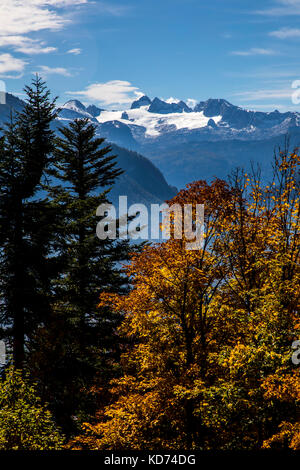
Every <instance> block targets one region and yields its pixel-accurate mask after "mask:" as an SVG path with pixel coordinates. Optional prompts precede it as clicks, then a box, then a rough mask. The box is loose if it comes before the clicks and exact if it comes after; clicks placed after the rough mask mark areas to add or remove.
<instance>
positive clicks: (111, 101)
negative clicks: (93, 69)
mask: <svg viewBox="0 0 300 470" xmlns="http://www.w3.org/2000/svg"><path fill="white" fill-rule="evenodd" d="M67 94H68V95H72V96H80V97H82V98H83V99H86V100H88V101H93V102H96V103H99V104H101V105H103V106H109V107H114V106H116V105H118V106H120V105H121V106H122V105H123V106H124V105H128V104H130V103H131V102H132V101H133V100H135V99H137V98H138V97H140V96H142V95H143V93H142V92H141V91H140V89H139V88H137V87H135V86H134V85H132V84H131V83H130V82H127V81H122V80H112V81H110V82H106V83H94V84H92V85H89V86H88V87H87V88H85V89H84V90H82V91H68V92H67Z"/></svg>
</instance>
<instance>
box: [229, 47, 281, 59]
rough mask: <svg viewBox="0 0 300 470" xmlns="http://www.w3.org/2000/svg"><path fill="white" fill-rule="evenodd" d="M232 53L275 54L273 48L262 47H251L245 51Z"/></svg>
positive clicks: (249, 54)
mask: <svg viewBox="0 0 300 470" xmlns="http://www.w3.org/2000/svg"><path fill="white" fill-rule="evenodd" d="M231 54H232V55H239V56H245V57H246V56H252V55H275V54H277V52H276V51H274V50H273V49H262V48H260V47H252V48H251V49H248V50H247V51H232V52H231Z"/></svg>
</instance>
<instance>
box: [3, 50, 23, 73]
mask: <svg viewBox="0 0 300 470" xmlns="http://www.w3.org/2000/svg"><path fill="white" fill-rule="evenodd" d="M25 65H26V62H25V61H24V60H21V59H17V58H16V57H13V56H12V55H11V54H0V75H1V76H5V74H7V73H11V72H18V73H22V72H23V70H24V68H25ZM11 78H15V77H11Z"/></svg>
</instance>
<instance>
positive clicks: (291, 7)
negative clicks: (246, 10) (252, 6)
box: [254, 0, 300, 16]
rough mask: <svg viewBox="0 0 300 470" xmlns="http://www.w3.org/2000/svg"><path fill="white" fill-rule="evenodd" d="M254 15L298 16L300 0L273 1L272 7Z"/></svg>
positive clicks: (299, 13)
mask: <svg viewBox="0 0 300 470" xmlns="http://www.w3.org/2000/svg"><path fill="white" fill-rule="evenodd" d="M254 13H256V14H259V15H266V16H294V15H300V0H275V2H274V6H273V7H271V8H266V9H264V10H256V11H255V12H254Z"/></svg>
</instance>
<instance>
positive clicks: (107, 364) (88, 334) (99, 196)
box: [35, 119, 134, 434]
mask: <svg viewBox="0 0 300 470" xmlns="http://www.w3.org/2000/svg"><path fill="white" fill-rule="evenodd" d="M103 144H104V139H102V138H97V137H96V129H95V126H94V125H93V124H91V123H90V122H89V120H88V119H80V120H75V121H74V122H72V123H71V124H70V125H69V126H68V127H64V128H61V129H60V137H59V138H58V139H57V140H56V148H55V151H54V164H53V167H52V168H51V170H50V171H49V175H50V176H51V178H52V185H51V187H49V194H50V197H51V199H52V204H53V205H54V206H55V207H56V208H57V209H56V210H57V212H59V213H61V214H63V222H62V226H61V228H60V230H61V232H63V233H64V239H63V241H62V243H61V244H60V246H59V247H58V250H57V256H59V257H60V260H63V266H64V267H63V270H62V272H61V273H60V276H59V277H58V278H57V280H56V282H54V283H53V285H52V289H53V290H54V292H55V303H54V304H53V312H52V324H48V325H47V328H44V329H41V330H40V332H39V336H38V341H40V346H39V347H38V348H37V354H36V364H35V367H36V369H37V373H38V375H39V377H40V379H41V381H42V382H43V383H45V384H47V389H46V390H45V394H46V395H45V398H46V400H47V401H48V402H50V404H52V410H53V411H54V413H55V415H56V417H57V419H58V422H59V424H60V425H61V426H62V427H63V428H64V431H65V432H66V433H67V434H68V433H70V432H72V431H73V430H74V419H73V420H72V417H74V416H76V419H78V418H79V419H80V415H81V416H82V417H86V416H87V414H88V413H89V411H92V410H93V407H94V405H95V402H94V399H93V397H92V396H91V395H90V393H89V392H90V389H91V386H92V384H93V382H94V381H95V379H96V376H97V375H98V376H99V377H100V380H104V381H107V380H108V379H109V378H110V377H111V376H112V374H113V373H114V372H113V369H114V367H115V366H114V365H113V360H112V358H113V356H114V354H115V353H116V349H117V346H118V345H117V344H116V338H113V334H114V329H115V327H116V325H117V324H118V322H119V316H116V314H113V313H112V312H110V311H108V310H106V311H105V312H100V311H99V309H98V308H97V304H98V303H99V294H100V292H103V291H105V290H107V291H110V292H119V293H122V292H126V291H127V289H128V284H127V281H126V280H125V276H123V274H122V272H121V269H120V267H121V266H120V263H121V262H122V261H126V260H127V259H128V255H129V251H133V249H134V248H132V247H130V245H129V243H128V242H127V241H118V240H110V239H106V240H99V239H98V238H97V237H96V226H97V223H98V222H99V217H97V216H96V210H97V207H98V206H99V205H100V204H101V203H104V202H108V201H107V197H108V192H109V188H110V187H111V185H112V184H113V183H114V182H115V180H116V178H117V177H118V176H119V175H120V174H121V173H122V170H120V169H118V168H117V167H116V157H115V156H114V155H112V154H111V147H110V146H103Z"/></svg>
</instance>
